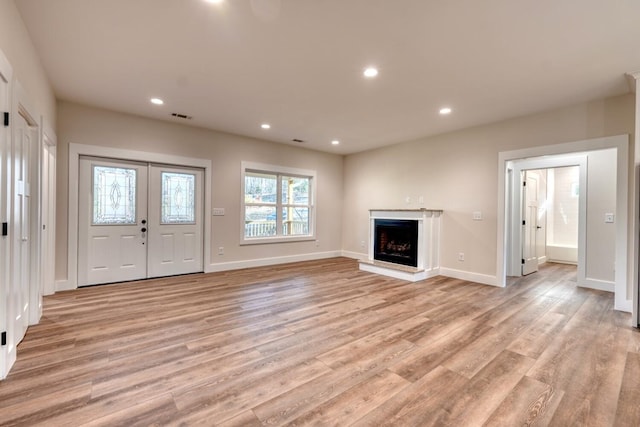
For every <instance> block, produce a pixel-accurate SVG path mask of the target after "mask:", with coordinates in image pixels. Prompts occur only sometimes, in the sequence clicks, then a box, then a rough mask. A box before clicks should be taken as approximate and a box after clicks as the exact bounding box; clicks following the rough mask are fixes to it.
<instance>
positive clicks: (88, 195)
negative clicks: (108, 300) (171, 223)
mask: <svg viewBox="0 0 640 427" xmlns="http://www.w3.org/2000/svg"><path fill="white" fill-rule="evenodd" d="M79 185H80V188H79V191H80V193H79V194H80V205H79V207H78V214H79V216H78V227H79V228H78V249H79V250H78V286H85V285H95V284H99V283H111V282H122V281H126V280H136V279H143V278H146V277H147V249H146V243H147V242H146V240H147V238H146V233H144V232H143V231H142V229H143V228H145V224H146V222H147V165H146V164H143V163H134V162H115V161H114V162H112V161H107V160H102V159H92V158H82V159H80V184H79Z"/></svg>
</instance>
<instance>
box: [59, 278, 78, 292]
mask: <svg viewBox="0 0 640 427" xmlns="http://www.w3.org/2000/svg"><path fill="white" fill-rule="evenodd" d="M74 289H76V287H75V286H72V285H71V284H70V283H69V280H67V279H63V280H56V292H60V291H71V290H74Z"/></svg>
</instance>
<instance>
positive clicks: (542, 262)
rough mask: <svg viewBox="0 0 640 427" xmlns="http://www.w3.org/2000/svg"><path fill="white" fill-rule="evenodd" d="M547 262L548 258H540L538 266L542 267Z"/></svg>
mask: <svg viewBox="0 0 640 427" xmlns="http://www.w3.org/2000/svg"><path fill="white" fill-rule="evenodd" d="M545 262H547V256H546V255H545V256H541V257H540V258H538V265H542V264H544V263H545Z"/></svg>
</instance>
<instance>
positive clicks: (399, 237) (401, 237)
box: [373, 219, 418, 267]
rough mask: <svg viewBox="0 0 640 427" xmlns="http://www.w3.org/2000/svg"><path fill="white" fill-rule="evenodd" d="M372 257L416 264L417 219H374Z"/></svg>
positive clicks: (415, 265)
mask: <svg viewBox="0 0 640 427" xmlns="http://www.w3.org/2000/svg"><path fill="white" fill-rule="evenodd" d="M373 245H374V249H373V251H374V254H373V259H376V260H378V261H386V262H392V263H394V264H402V265H408V266H410V267H417V266H418V221H416V220H401V219H376V220H375V231H374V243H373Z"/></svg>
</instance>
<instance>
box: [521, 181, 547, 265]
mask: <svg viewBox="0 0 640 427" xmlns="http://www.w3.org/2000/svg"><path fill="white" fill-rule="evenodd" d="M526 173H534V174H535V175H536V177H537V179H538V227H541V229H540V230H539V231H538V236H537V241H536V256H537V257H538V263H540V264H541V263H544V262H545V261H546V260H547V233H546V230H547V221H548V220H547V217H548V216H547V206H548V196H547V174H548V172H547V169H534V170H528V171H526Z"/></svg>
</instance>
